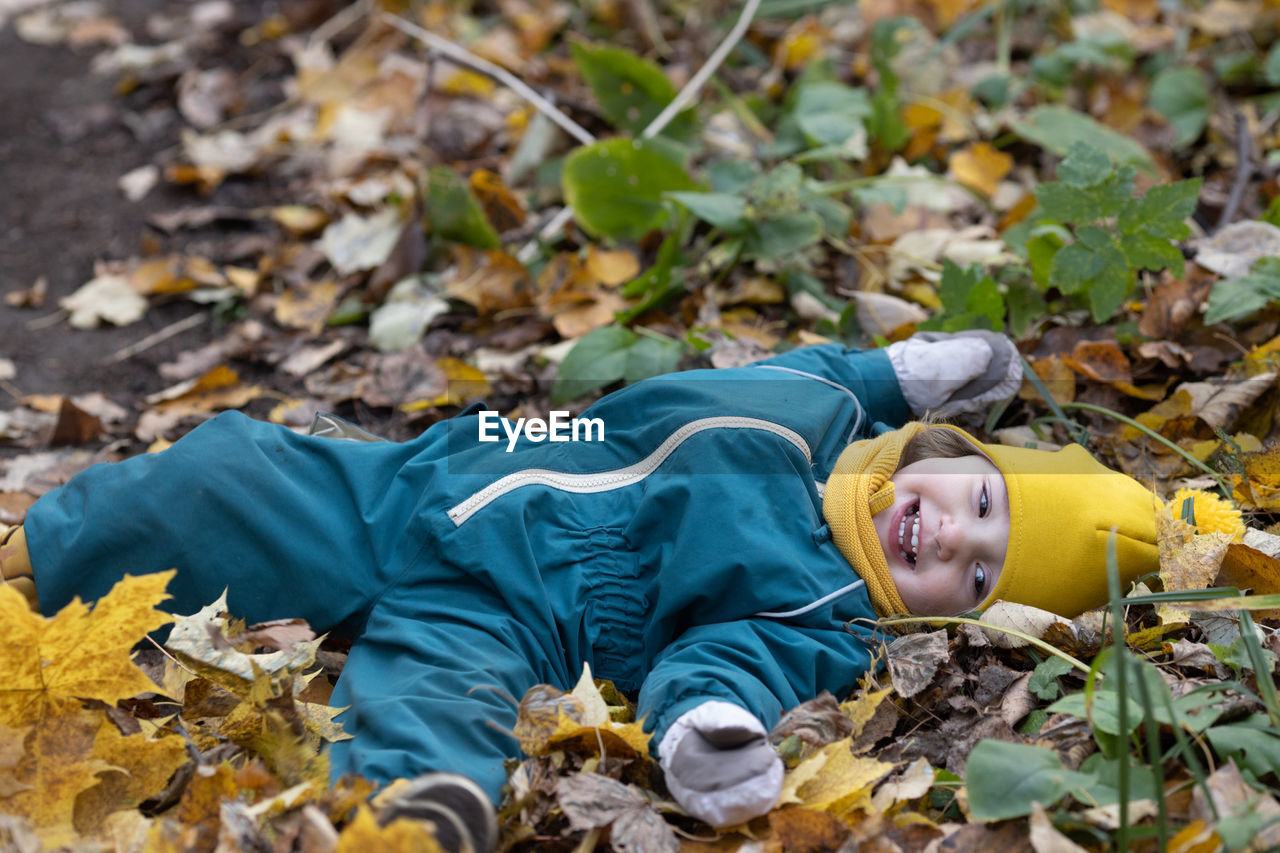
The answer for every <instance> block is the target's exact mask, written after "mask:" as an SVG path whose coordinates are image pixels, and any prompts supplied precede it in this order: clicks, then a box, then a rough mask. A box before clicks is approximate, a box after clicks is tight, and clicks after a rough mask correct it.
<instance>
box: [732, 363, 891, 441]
mask: <svg viewBox="0 0 1280 853" xmlns="http://www.w3.org/2000/svg"><path fill="white" fill-rule="evenodd" d="M751 368H752V369H768V368H779V369H781V370H784V371H790V372H795V373H803V374H809V375H811V376H815V377H819V378H821V379H823V380H825V381H827V382H830V383H833V384H835V385H838V386H840V387H842V388H844V389H846V390H847V391H849V392H850V393H852V394H853V395H854V396H855V397H857V398H858V402H859V403H861V404H862V407H863V409H864V410H865V411H866V412H867V415H868V417H869V418H870V420H871V422H872V424H879V425H881V426H879V427H876V428H873V429H872V430H871V431H873V432H882V431H883V430H884V429H886V428H887V429H897V428H898V427H900V426H902V425H903V424H905V423H906V422H907V421H909V420H911V409H910V408H908V406H907V401H906V399H904V398H903V396H902V388H901V387H900V386H899V385H898V378H897V376H896V375H895V374H894V372H893V367H892V365H890V363H889V356H888V355H887V354H886V353H885V351H884V350H883V349H855V348H852V347H846V346H842V345H841V344H822V345H820V346H812V347H801V348H799V349H793V350H791V351H790V352H786V353H783V354H782V355H777V356H774V357H773V358H769V359H766V360H764V361H759V362H756V363H755V364H753V365H752V366H751Z"/></svg>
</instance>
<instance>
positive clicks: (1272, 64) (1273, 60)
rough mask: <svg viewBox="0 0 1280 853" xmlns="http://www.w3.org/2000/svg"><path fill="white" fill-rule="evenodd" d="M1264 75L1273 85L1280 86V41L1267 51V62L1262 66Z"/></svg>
mask: <svg viewBox="0 0 1280 853" xmlns="http://www.w3.org/2000/svg"><path fill="white" fill-rule="evenodd" d="M1262 76H1263V77H1264V78H1265V79H1266V81H1267V82H1268V83H1270V84H1271V85H1272V86H1280V41H1278V42H1276V43H1275V44H1273V45H1271V50H1269V51H1268V52H1267V61H1266V64H1264V65H1263V66H1262Z"/></svg>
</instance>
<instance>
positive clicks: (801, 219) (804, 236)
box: [747, 210, 822, 260]
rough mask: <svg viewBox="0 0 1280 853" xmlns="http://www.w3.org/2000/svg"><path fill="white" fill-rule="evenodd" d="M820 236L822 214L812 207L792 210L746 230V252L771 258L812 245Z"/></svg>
mask: <svg viewBox="0 0 1280 853" xmlns="http://www.w3.org/2000/svg"><path fill="white" fill-rule="evenodd" d="M821 239H822V217H821V216H819V215H818V214H816V213H814V212H813V211H812V210H793V211H790V212H788V213H783V214H781V215H779V216H775V217H772V218H770V219H766V220H764V221H763V222H757V223H756V225H755V227H754V228H753V229H752V230H751V232H750V233H749V239H748V240H747V253H748V254H749V255H750V256H751V257H754V258H760V259H762V260H772V259H774V258H778V257H781V256H782V255H785V254H787V253H788V252H795V251H798V250H800V249H803V248H805V247H806V246H812V245H813V244H814V243H816V242H818V241H819V240H821Z"/></svg>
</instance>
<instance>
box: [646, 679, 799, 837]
mask: <svg viewBox="0 0 1280 853" xmlns="http://www.w3.org/2000/svg"><path fill="white" fill-rule="evenodd" d="M658 752H659V754H660V756H661V759H662V769H663V771H664V772H665V773H666V777H667V787H668V788H669V789H670V790H671V793H672V795H673V796H674V797H675V798H676V801H677V802H678V803H680V805H681V806H682V807H684V810H685V811H686V812H688V813H689V814H691V815H693V816H694V817H696V818H698V819H700V820H703V821H705V822H707V823H709V824H711V825H712V826H715V827H724V826H734V825H736V824H739V823H745V822H746V821H748V820H750V819H751V818H753V817H757V816H759V815H762V814H764V813H765V812H767V811H768V810H769V809H771V808H772V807H773V804H774V803H775V802H776V801H777V799H778V793H779V792H780V791H781V790H782V776H783V766H782V759H781V758H779V757H778V753H777V752H775V751H774V749H773V747H772V746H771V745H770V744H769V739H768V737H767V735H766V732H765V730H764V726H762V725H761V724H760V721H759V720H757V719H756V718H755V717H753V716H752V715H751V714H749V713H748V712H747V711H745V710H743V709H742V708H740V707H738V706H737V705H732V704H730V703H728V702H704V703H702V704H701V705H699V706H698V707H696V708H694V709H693V710H692V711H688V712H686V713H685V714H683V715H682V716H681V717H680V718H679V719H678V720H676V721H675V723H674V724H672V726H671V728H670V729H669V730H668V731H667V734H666V736H665V737H664V738H663V739H662V745H661V747H660V748H659V750H658Z"/></svg>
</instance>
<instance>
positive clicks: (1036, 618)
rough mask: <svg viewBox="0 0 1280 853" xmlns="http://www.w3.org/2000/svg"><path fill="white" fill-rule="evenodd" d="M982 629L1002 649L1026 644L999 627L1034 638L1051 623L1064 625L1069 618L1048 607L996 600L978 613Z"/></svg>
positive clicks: (1067, 625) (1043, 632) (1068, 624)
mask: <svg viewBox="0 0 1280 853" xmlns="http://www.w3.org/2000/svg"><path fill="white" fill-rule="evenodd" d="M979 621H981V622H982V624H983V626H987V625H989V626H991V627H990V628H988V627H983V628H982V632H983V634H985V635H986V637H987V639H988V640H989V641H991V643H992V644H993V645H995V646H998V647H999V648H1002V649H1017V648H1021V647H1023V646H1025V645H1026V644H1027V641H1026V640H1023V639H1022V638H1021V637H1016V636H1014V635H1013V634H1010V633H1008V632H1006V631H1001V630H999V629H1000V628H1010V629H1012V630H1014V631H1021V632H1022V633H1024V634H1027V635H1029V636H1032V637H1035V638H1036V639H1037V640H1039V639H1042V638H1043V637H1044V635H1045V633H1046V632H1047V631H1048V630H1049V628H1050V627H1051V626H1053V625H1063V626H1066V627H1067V628H1068V629H1070V627H1071V622H1070V621H1069V620H1067V619H1063V618H1062V617H1061V616H1059V615H1058V614H1056V613H1050V612H1049V611H1048V610H1041V609H1039V608H1038V607H1031V606H1030V605H1026V604H1017V603H1015V602H1012V601H997V602H995V603H994V604H992V605H991V606H990V607H988V608H987V609H986V610H985V611H983V613H982V618H981V619H980V620H979Z"/></svg>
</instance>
